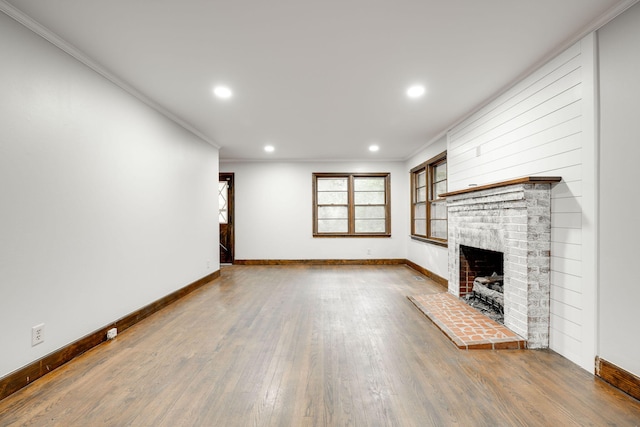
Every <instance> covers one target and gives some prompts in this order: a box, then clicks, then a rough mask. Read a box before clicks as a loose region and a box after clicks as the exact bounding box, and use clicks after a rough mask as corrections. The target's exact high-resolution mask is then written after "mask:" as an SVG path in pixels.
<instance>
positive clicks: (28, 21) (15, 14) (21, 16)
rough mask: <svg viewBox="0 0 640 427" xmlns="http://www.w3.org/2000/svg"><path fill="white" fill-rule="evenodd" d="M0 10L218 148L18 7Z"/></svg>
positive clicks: (3, 3) (0, 4) (1, 2)
mask: <svg viewBox="0 0 640 427" xmlns="http://www.w3.org/2000/svg"><path fill="white" fill-rule="evenodd" d="M0 12H4V13H5V14H6V15H7V16H9V17H10V18H12V19H14V20H15V21H17V22H19V23H20V24H22V25H24V26H25V27H26V28H28V29H29V30H31V31H33V32H34V33H36V34H37V35H39V36H40V37H42V38H43V39H45V40H47V41H48V42H49V43H51V44H53V45H54V46H56V47H57V48H59V49H61V50H62V51H63V52H65V53H67V54H69V55H71V56H72V57H73V58H75V59H77V60H78V61H80V62H82V63H83V64H84V65H86V66H87V67H89V68H91V69H92V70H93V71H95V72H96V73H98V74H100V75H101V76H103V77H104V78H106V79H107V80H109V81H111V82H112V83H113V84H115V85H116V86H118V87H120V88H121V89H123V90H124V91H126V92H128V93H129V94H131V95H133V96H135V97H136V98H137V99H139V100H140V101H142V102H144V103H145V104H147V105H148V106H149V107H151V108H153V109H154V110H156V111H158V112H159V113H160V114H162V115H163V116H165V117H167V118H168V119H169V120H171V121H173V122H175V123H176V124H178V125H179V126H181V127H183V128H184V129H186V130H187V131H189V132H191V133H192V134H194V135H195V136H197V137H198V138H200V139H202V140H204V141H206V142H207V143H209V144H211V145H212V146H214V147H215V148H217V149H220V145H219V144H218V143H217V142H215V141H214V140H213V139H211V138H209V137H208V136H206V135H204V134H203V133H202V132H200V131H199V130H198V129H196V128H194V127H193V126H192V125H190V124H189V123H187V122H185V121H184V120H182V119H181V118H179V117H178V116H176V115H175V114H173V113H172V112H170V111H169V110H167V109H166V108H164V107H163V106H161V105H160V104H158V103H157V102H155V101H153V100H151V99H150V98H149V97H148V96H146V95H144V94H143V93H141V92H140V91H138V90H137V89H136V88H134V87H133V86H131V85H130V84H129V83H127V82H125V81H124V80H122V79H121V78H119V77H117V76H116V75H115V74H113V73H112V72H110V71H107V69H106V68H105V67H104V66H103V65H101V64H99V63H98V62H96V61H95V60H93V59H91V58H90V57H89V56H87V55H86V54H85V53H84V52H82V51H80V50H79V49H78V48H76V47H75V46H73V45H72V44H71V43H69V42H67V41H66V40H64V39H62V38H61V37H60V36H58V35H57V34H55V33H54V32H52V31H51V30H49V29H48V28H46V27H45V26H43V25H42V24H40V23H39V22H37V21H35V20H34V19H33V18H31V17H29V16H28V15H26V14H25V13H23V12H22V11H20V10H19V9H16V8H15V7H14V6H12V5H11V4H9V3H7V2H6V1H5V0H0Z"/></svg>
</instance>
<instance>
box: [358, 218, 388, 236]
mask: <svg viewBox="0 0 640 427" xmlns="http://www.w3.org/2000/svg"><path fill="white" fill-rule="evenodd" d="M385 226H386V224H385V221H384V220H383V219H357V220H356V233H384V232H385Z"/></svg>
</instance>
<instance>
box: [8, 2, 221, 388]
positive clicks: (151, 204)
mask: <svg viewBox="0 0 640 427" xmlns="http://www.w3.org/2000/svg"><path fill="white" fill-rule="evenodd" d="M0 52H2V66H0V93H1V94H2V96H0V117H2V120H1V123H2V125H0V182H1V183H2V184H1V185H0V201H1V203H2V209H1V210H0V242H1V244H0V377H2V376H4V375H6V374H8V373H10V372H12V371H14V370H16V369H18V368H20V367H22V366H24V365H26V364H28V363H30V362H32V361H35V360H37V359H39V358H40V357H42V356H44V355H46V354H48V353H51V352H52V351H55V350H56V349H58V348H61V347H63V346H65V345H67V344H69V343H71V342H73V341H75V340H76V339H78V338H81V337H82V336H84V335H86V334H88V333H91V332H93V331H95V330H96V329H99V328H100V327H103V326H105V325H107V324H108V323H110V322H112V321H114V320H117V319H118V318H120V317H122V316H124V315H126V314H128V313H131V312H132V311H135V310H136V309H138V308H141V307H143V306H145V305H146V304H148V303H150V302H152V301H155V300H157V299H158V298H161V297H163V296H165V295H167V294H169V293H171V292H173V291H175V290H177V289H179V288H181V287H183V286H185V285H187V284H189V283H191V282H193V281H195V280H197V279H199V278H202V277H204V276H206V275H207V274H210V273H212V272H214V271H215V270H217V269H219V263H218V255H217V251H218V225H217V223H216V218H217V179H218V178H217V174H218V165H217V162H218V150H217V149H215V148H214V147H212V146H211V145H209V144H206V143H205V142H203V141H201V140H200V139H198V138H196V137H195V136H194V135H193V134H191V133H189V132H187V131H185V130H184V129H183V128H181V127H178V126H177V125H176V124H174V123H173V122H171V121H169V120H168V119H166V118H165V117H164V116H162V115H160V114H159V113H158V112H156V111H155V110H152V109H150V108H149V107H148V106H146V105H145V104H143V103H142V102H141V101H139V100H138V99H136V98H133V97H132V96H131V95H129V94H128V93H126V92H124V91H123V90H121V89H119V88H118V87H116V86H115V85H113V84H112V83H110V82H109V81H107V80H106V79H104V78H103V77H101V76H100V75H98V74H97V73H95V72H93V71H92V70H90V69H89V68H87V67H86V66H84V65H82V64H81V63H80V62H78V61H76V60H75V59H73V58H72V57H70V56H68V55H67V54H65V53H63V52H62V51H61V50H59V49H58V48H55V47H53V46H52V45H51V44H49V43H48V42H47V41H45V40H44V39H42V38H40V37H39V36H37V35H35V34H34V33H32V32H31V31H30V30H27V29H26V28H24V27H22V26H21V25H20V24H18V23H17V22H15V21H13V20H12V19H11V18H9V17H7V16H6V15H4V14H2V13H0ZM207 262H209V266H208V267H207ZM39 323H45V342H44V343H42V344H40V345H37V346H35V347H32V346H31V328H32V326H34V325H37V324H39Z"/></svg>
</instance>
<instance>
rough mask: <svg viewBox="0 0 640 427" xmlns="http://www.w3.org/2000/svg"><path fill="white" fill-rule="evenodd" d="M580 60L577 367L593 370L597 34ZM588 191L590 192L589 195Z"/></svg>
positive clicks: (596, 283) (591, 36) (585, 40)
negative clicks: (579, 342)
mask: <svg viewBox="0 0 640 427" xmlns="http://www.w3.org/2000/svg"><path fill="white" fill-rule="evenodd" d="M580 47H581V49H580V50H581V52H582V55H581V58H582V73H583V77H582V84H583V85H584V89H583V93H582V108H583V110H582V111H583V113H582V120H583V126H582V132H583V142H582V144H583V145H582V147H583V150H582V174H583V175H582V182H583V189H584V191H583V194H582V283H583V292H582V298H583V301H582V328H583V333H582V352H581V353H582V354H581V355H580V365H581V366H582V367H583V368H584V369H586V370H588V371H592V370H593V363H594V362H593V361H594V360H595V357H596V355H597V353H596V350H597V343H598V336H597V332H598V323H599V319H598V288H599V282H600V281H599V280H598V274H599V273H598V272H599V266H598V229H599V224H598V204H597V201H598V189H597V186H598V181H599V180H598V148H599V145H598V132H597V128H598V114H597V112H598V105H597V102H598V92H597V88H598V82H597V68H598V67H597V63H596V60H597V50H596V49H597V44H596V33H595V32H591V33H590V34H588V35H587V36H585V37H584V38H583V39H582V41H581V42H580ZM588 189H591V191H589V190H588Z"/></svg>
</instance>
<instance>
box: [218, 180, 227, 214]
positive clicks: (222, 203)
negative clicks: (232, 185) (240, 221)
mask: <svg viewBox="0 0 640 427" xmlns="http://www.w3.org/2000/svg"><path fill="white" fill-rule="evenodd" d="M228 199H229V184H227V181H220V182H218V220H219V221H220V224H226V223H227V222H228V220H229V210H228V205H227V200H228Z"/></svg>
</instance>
